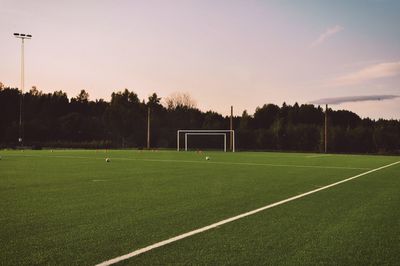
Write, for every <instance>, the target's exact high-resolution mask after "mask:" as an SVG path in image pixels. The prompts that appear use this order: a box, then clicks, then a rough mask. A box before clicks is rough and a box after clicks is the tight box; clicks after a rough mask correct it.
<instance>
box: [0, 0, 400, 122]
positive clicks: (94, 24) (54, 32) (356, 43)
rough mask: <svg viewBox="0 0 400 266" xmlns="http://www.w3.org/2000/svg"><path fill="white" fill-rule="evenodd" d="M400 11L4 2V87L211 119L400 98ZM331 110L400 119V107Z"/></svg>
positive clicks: (390, 6)
mask: <svg viewBox="0 0 400 266" xmlns="http://www.w3.org/2000/svg"><path fill="white" fill-rule="evenodd" d="M399 14H400V1H397V0H364V1H361V0H358V1H355V0H337V1H328V0H320V1H317V0H296V1H295V0H292V1H288V0H279V1H278V0H276V1H273V0H270V1H267V0H265V1H253V0H242V1H237V0H229V1H228V0H226V1H225V0H198V1H191V0H158V1H155V0H142V1H134V0H126V1H125V0H114V1H112V0H109V1H104V0H96V1H93V0H85V1H76V0H70V1H53V0H51V1H50V0H35V1H30V0H27V1H20V0H0V82H2V83H3V84H5V85H6V86H11V87H19V86H20V56H21V55H20V54H21V47H20V45H21V44H20V40H19V39H16V38H14V37H13V33H14V32H19V33H27V34H32V35H33V38H32V39H31V40H27V41H26V43H25V88H26V89H30V88H31V87H32V86H36V87H37V88H38V89H39V90H42V91H44V92H53V91H55V90H63V91H65V92H67V94H68V96H69V97H73V96H76V95H78V93H79V91H80V90H82V89H85V90H86V91H87V92H89V95H90V99H92V100H94V99H99V98H103V99H105V100H109V99H110V95H111V93H112V92H115V91H119V90H123V89H125V88H128V89H129V90H133V91H134V92H136V93H137V94H138V95H139V98H140V99H147V97H148V96H149V95H150V94H152V93H153V92H156V93H157V94H158V95H159V96H160V97H167V96H169V95H170V94H172V93H174V92H186V93H189V94H190V95H191V96H192V97H193V98H194V99H195V100H196V102H197V106H198V107H199V108H200V109H201V110H203V111H206V110H214V111H217V112H219V113H222V114H224V115H226V114H228V113H229V112H230V106H231V105H233V106H234V112H235V114H236V115H241V113H242V112H243V110H245V109H246V110H247V111H248V112H249V113H250V114H253V113H254V111H255V109H256V107H257V106H262V105H263V104H265V103H274V104H277V105H282V103H283V102H286V103H287V104H294V103H295V102H298V103H300V104H301V103H310V102H315V101H317V100H319V99H327V98H343V97H350V99H353V98H352V97H355V96H361V97H362V99H366V98H368V97H369V96H371V97H370V98H371V99H372V98H374V97H372V96H373V95H380V96H385V95H390V96H397V95H400V27H399V25H400V15H399ZM330 107H331V108H333V109H335V110H338V109H347V110H351V111H353V112H356V113H357V114H359V115H360V116H361V117H371V118H374V119H377V118H387V119H391V118H393V119H400V98H396V97H386V98H385V97H383V98H380V100H379V101H371V100H369V101H356V102H349V101H344V102H343V103H340V104H335V105H331V106H330Z"/></svg>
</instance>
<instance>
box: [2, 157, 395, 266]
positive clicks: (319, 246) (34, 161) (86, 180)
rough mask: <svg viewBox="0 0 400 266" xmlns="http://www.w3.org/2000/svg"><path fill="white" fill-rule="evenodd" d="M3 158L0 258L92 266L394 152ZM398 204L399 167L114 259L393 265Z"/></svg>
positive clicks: (364, 167) (378, 162)
mask: <svg viewBox="0 0 400 266" xmlns="http://www.w3.org/2000/svg"><path fill="white" fill-rule="evenodd" d="M0 155H1V160H0V210H1V211H0V239H1V248H0V261H1V264H4V265H23V264H25V265H32V264H57V265H61V264H62V265H74V264H79V265H93V264H96V263H100V262H102V261H104V260H108V259H111V258H114V257H117V256H120V255H123V254H126V253H129V252H131V251H133V250H135V249H139V248H142V247H145V246H148V245H150V244H153V243H156V242H159V241H162V240H165V239H168V238H170V237H173V236H176V235H179V234H182V233H185V232H188V231H191V230H193V229H197V228H200V227H203V226H206V225H209V224H212V223H215V222H217V221H220V220H223V219H226V218H229V217H232V216H235V215H238V214H241V213H243V212H247V211H250V210H253V209H256V208H259V207H262V206H264V205H267V204H270V203H273V202H276V201H280V200H283V199H286V198H288V197H291V196H294V195H298V194H301V193H304V192H307V191H310V190H313V189H315V188H318V187H321V186H324V185H328V184H331V183H334V182H336V181H339V180H343V179H345V178H348V177H351V176H354V175H357V174H359V173H363V172H366V171H368V170H369V169H374V168H377V167H380V166H383V165H387V164H389V163H393V162H396V161H399V160H400V157H395V156H357V155H327V156H324V155H318V154H304V153H261V152H260V153H250V152H238V153H221V152H204V153H196V152H180V153H178V152H174V151H158V152H151V151H137V150H121V151H114V150H112V151H104V150H100V151H94V150H54V151H53V152H52V151H50V150H42V151H24V152H22V151H0ZM205 156H209V157H210V158H211V160H210V161H206V160H205ZM105 158H110V160H111V161H110V162H109V163H107V162H105ZM399 206H400V164H397V165H394V166H391V167H389V168H385V169H382V170H380V171H377V172H374V173H371V174H368V175H365V176H362V177H360V178H358V179H355V180H352V181H349V182H346V183H343V184H340V185H338V186H335V187H332V188H329V189H327V190H324V191H320V192H318V193H315V194H312V195H309V196H307V197H304V198H301V199H298V200H296V201H292V202H289V203H287V204H284V205H281V206H277V207H275V208H272V209H268V210H266V211H264V212H261V213H257V214H255V215H253V216H250V217H246V218H243V219H241V220H238V221H235V222H232V223H230V224H226V225H223V226H221V227H219V228H216V229H213V230H210V231H207V232H204V233H201V234H198V235H195V236H192V237H189V238H186V239H183V240H180V241H178V242H175V243H172V244H169V245H166V246H163V247H161V248H158V249H155V250H152V251H150V252H148V253H145V254H142V255H139V256H137V257H134V258H131V259H129V260H126V261H124V262H122V263H121V264H135V265H141V264H148V265H159V264H162V265H166V264H208V265H220V264H237V265H243V264H249V265H255V264H270V265H278V264H285V265H287V264H304V265H309V264H359V265H364V264H393V265H395V264H397V263H398V261H400V255H399V252H398V251H399V250H400V222H399V221H400V208H399Z"/></svg>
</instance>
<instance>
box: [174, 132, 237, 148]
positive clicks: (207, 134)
mask: <svg viewBox="0 0 400 266" xmlns="http://www.w3.org/2000/svg"><path fill="white" fill-rule="evenodd" d="M182 134H184V136H185V138H184V143H185V151H187V150H188V136H191V135H195V136H196V135H197V136H224V152H226V150H227V144H226V140H227V137H226V135H227V134H229V135H230V138H231V140H232V152H235V131H234V130H224V129H221V130H219V129H179V130H178V131H177V132H176V150H177V151H180V137H181V135H182Z"/></svg>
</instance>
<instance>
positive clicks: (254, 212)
mask: <svg viewBox="0 0 400 266" xmlns="http://www.w3.org/2000/svg"><path fill="white" fill-rule="evenodd" d="M398 163H400V161H397V162H394V163H391V164H387V165H384V166H381V167H378V168H375V169H372V170H370V171H367V172H364V173H361V174H358V175H355V176H352V177H349V178H347V179H344V180H341V181H338V182H335V183H332V184H330V185H327V186H324V187H321V188H317V189H314V190H311V191H308V192H306V193H303V194H300V195H297V196H294V197H291V198H288V199H285V200H281V201H278V202H275V203H272V204H269V205H266V206H264V207H261V208H258V209H255V210H252V211H249V212H246V213H242V214H239V215H237V216H234V217H231V218H228V219H225V220H222V221H219V222H216V223H213V224H210V225H207V226H205V227H201V228H198V229H196V230H193V231H190V232H187V233H184V234H181V235H178V236H175V237H172V238H170V239H166V240H164V241H161V242H157V243H155V244H152V245H150V246H147V247H144V248H141V249H138V250H135V251H133V252H131V253H128V254H125V255H122V256H119V257H116V258H113V259H110V260H107V261H104V262H101V263H99V264H97V265H96V266H107V265H111V264H114V263H117V262H120V261H123V260H126V259H129V258H132V257H135V256H137V255H139V254H142V253H145V252H148V251H150V250H152V249H155V248H159V247H162V246H165V245H167V244H170V243H172V242H175V241H178V240H181V239H184V238H187V237H190V236H192V235H196V234H199V233H202V232H205V231H208V230H210V229H213V228H215V227H218V226H221V225H224V224H227V223H230V222H233V221H236V220H239V219H241V218H244V217H247V216H250V215H253V214H256V213H258V212H261V211H264V210H266V209H270V208H273V207H276V206H278V205H282V204H285V203H287V202H290V201H293V200H296V199H299V198H302V197H305V196H308V195H310V194H313V193H316V192H318V191H321V190H324V189H328V188H331V187H334V186H337V185H339V184H342V183H345V182H348V181H350V180H353V179H356V178H358V177H360V176H364V175H367V174H370V173H373V172H376V171H379V170H381V169H384V168H387V167H390V166H393V165H395V164H398Z"/></svg>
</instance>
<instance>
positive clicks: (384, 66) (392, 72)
mask: <svg viewBox="0 0 400 266" xmlns="http://www.w3.org/2000/svg"><path fill="white" fill-rule="evenodd" d="M397 75H400V61H397V62H387V63H380V64H375V65H372V66H368V67H365V68H363V69H361V70H358V71H356V72H353V73H350V74H347V75H344V76H341V77H337V78H336V79H334V80H333V82H332V85H336V86H343V85H353V84H357V83H362V82H365V81H368V80H373V79H378V78H385V77H393V76H397Z"/></svg>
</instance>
